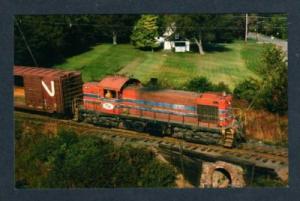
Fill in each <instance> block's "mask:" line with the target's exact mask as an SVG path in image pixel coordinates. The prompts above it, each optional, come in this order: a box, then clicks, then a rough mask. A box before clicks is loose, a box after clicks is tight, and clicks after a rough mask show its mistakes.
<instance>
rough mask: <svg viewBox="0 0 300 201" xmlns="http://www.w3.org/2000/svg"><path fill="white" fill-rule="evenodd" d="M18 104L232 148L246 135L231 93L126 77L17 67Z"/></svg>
mask: <svg viewBox="0 0 300 201" xmlns="http://www.w3.org/2000/svg"><path fill="white" fill-rule="evenodd" d="M14 76H15V91H14V92H15V107H17V108H26V109H30V110H34V111H44V112H48V113H59V114H66V115H72V116H73V119H74V120H76V121H84V122H88V123H92V124H95V125H100V126H106V127H116V128H124V129H130V130H135V131H138V132H147V133H150V134H154V135H160V136H169V137H174V138H180V139H184V140H186V141H193V142H197V143H205V144H217V145H222V146H224V147H228V148H230V147H233V146H235V145H236V143H238V142H239V141H242V140H243V139H244V137H243V132H242V125H241V123H240V121H238V119H237V118H236V117H235V116H234V114H233V112H232V106H231V104H232V96H231V95H229V94H226V93H225V92H223V93H218V92H205V93H195V92H189V91H182V90H171V89H159V88H156V87H145V86H143V85H142V83H141V82H140V81H139V80H137V79H134V78H129V77H126V76H121V75H111V76H106V77H104V78H103V79H102V80H101V81H99V82H86V83H83V82H82V79H81V74H80V72H76V71H62V70H57V69H46V68H33V67H24V66H15V67H14Z"/></svg>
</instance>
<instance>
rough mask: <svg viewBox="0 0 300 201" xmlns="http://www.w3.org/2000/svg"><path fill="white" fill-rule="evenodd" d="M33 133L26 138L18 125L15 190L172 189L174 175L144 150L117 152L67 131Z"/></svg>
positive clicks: (106, 143) (93, 138)
mask: <svg viewBox="0 0 300 201" xmlns="http://www.w3.org/2000/svg"><path fill="white" fill-rule="evenodd" d="M27 128H29V127H28V126H27ZM37 130H38V129H35V131H34V132H30V133H29V134H28V133H27V134H26V131H25V130H24V129H23V127H22V125H21V123H20V122H18V121H16V133H15V134H16V159H15V160H16V162H15V164H16V187H17V188H92V187H107V188H116V187H172V186H175V178H176V172H175V169H174V168H173V167H172V166H170V165H168V164H166V163H163V162H161V161H159V160H158V159H156V158H155V155H154V153H153V152H151V151H149V150H147V149H145V148H133V147H131V146H126V145H124V146H116V145H114V144H113V143H112V142H111V141H107V140H102V139H101V138H99V137H96V136H93V135H90V136H88V135H85V136H79V135H77V134H76V133H74V132H73V131H71V130H60V131H59V132H58V135H57V136H55V137H48V136H47V135H46V134H45V133H41V132H39V131H37Z"/></svg>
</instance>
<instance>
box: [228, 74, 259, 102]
mask: <svg viewBox="0 0 300 201" xmlns="http://www.w3.org/2000/svg"><path fill="white" fill-rule="evenodd" d="M258 90H259V84H258V82H257V81H256V80H254V79H248V80H245V81H243V82H241V83H239V84H238V85H237V86H236V87H235V89H234V90H233V95H234V97H235V98H238V99H245V100H247V101H248V102H249V103H250V102H252V100H253V98H254V97H255V96H256V95H257V91H258Z"/></svg>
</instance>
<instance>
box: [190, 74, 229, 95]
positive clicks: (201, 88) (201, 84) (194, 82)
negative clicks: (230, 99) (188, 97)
mask: <svg viewBox="0 0 300 201" xmlns="http://www.w3.org/2000/svg"><path fill="white" fill-rule="evenodd" d="M185 88H186V89H187V90H191V91H196V92H206V91H216V92H223V91H226V92H230V89H229V87H228V86H227V85H226V84H225V83H224V82H219V83H218V84H213V83H211V82H210V81H209V80H208V79H207V78H206V77H203V76H200V77H195V78H193V79H191V80H190V81H189V82H188V83H187V84H186V87H185Z"/></svg>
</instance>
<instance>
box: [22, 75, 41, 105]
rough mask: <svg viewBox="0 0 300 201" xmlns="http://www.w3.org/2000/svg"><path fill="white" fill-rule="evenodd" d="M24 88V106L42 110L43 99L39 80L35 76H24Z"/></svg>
mask: <svg viewBox="0 0 300 201" xmlns="http://www.w3.org/2000/svg"><path fill="white" fill-rule="evenodd" d="M24 88H25V103H26V106H27V107H30V108H35V109H38V110H43V109H44V97H43V92H42V85H41V78H40V77H37V76H25V77H24Z"/></svg>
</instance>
